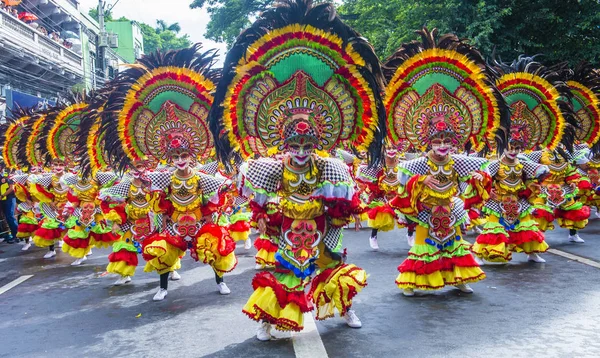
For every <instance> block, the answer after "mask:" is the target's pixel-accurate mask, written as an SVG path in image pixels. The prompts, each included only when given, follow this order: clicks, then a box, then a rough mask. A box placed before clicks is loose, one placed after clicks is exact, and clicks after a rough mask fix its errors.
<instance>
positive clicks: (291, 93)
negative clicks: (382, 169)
mask: <svg viewBox="0 0 600 358" xmlns="http://www.w3.org/2000/svg"><path fill="white" fill-rule="evenodd" d="M223 71H224V75H223V76H224V77H223V80H222V81H221V82H220V83H219V86H218V88H217V92H216V94H215V105H214V106H213V109H212V110H211V114H210V121H211V130H212V131H213V134H214V136H215V138H219V139H220V141H219V143H217V154H218V156H219V158H220V160H221V161H222V162H227V158H228V157H229V156H230V155H231V153H232V149H233V150H236V151H239V153H240V154H241V156H242V157H243V158H245V159H246V158H252V157H254V155H255V154H260V155H262V156H267V155H270V154H274V153H276V152H278V151H281V150H282V149H283V147H284V141H285V139H286V138H288V137H289V136H292V135H299V134H302V135H306V136H308V137H313V138H314V140H315V143H316V147H317V148H318V149H320V150H324V151H330V150H331V149H333V148H335V147H336V146H338V145H340V146H341V145H352V146H355V147H357V148H359V149H360V150H363V149H365V150H366V149H369V152H370V154H371V158H372V159H375V160H379V159H380V156H381V147H382V144H383V138H384V136H385V126H384V117H385V113H384V109H383V106H382V103H381V99H380V91H381V90H382V87H381V86H380V85H381V84H382V83H383V77H382V74H381V71H380V68H379V62H378V60H377V57H376V55H375V53H374V51H373V48H372V47H371V46H370V45H369V43H368V42H367V41H366V40H365V39H364V38H362V37H360V35H359V34H358V33H357V32H355V31H354V30H353V29H352V28H350V27H349V26H348V25H346V24H344V23H343V22H342V20H341V19H340V18H339V17H338V16H337V15H336V12H335V9H334V7H333V5H331V4H321V5H317V6H313V5H312V1H311V0H284V1H277V2H276V5H275V7H274V8H271V9H269V10H266V11H265V12H263V13H262V14H261V15H260V17H259V18H258V19H257V20H256V21H255V23H254V24H253V25H252V26H251V27H250V28H249V29H247V30H245V31H244V32H243V33H242V34H241V35H240V36H239V37H238V38H237V40H236V42H235V44H234V45H233V47H232V49H231V50H230V52H229V54H228V56H227V59H226V60H225V65H224V70H223Z"/></svg>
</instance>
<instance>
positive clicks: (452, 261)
mask: <svg viewBox="0 0 600 358" xmlns="http://www.w3.org/2000/svg"><path fill="white" fill-rule="evenodd" d="M454 267H479V265H478V264H477V262H475V259H474V258H473V256H472V255H471V254H468V255H465V256H455V257H451V258H447V257H442V258H440V259H439V260H436V261H433V262H429V263H427V262H425V261H418V260H412V259H406V260H404V262H402V264H400V266H398V271H400V272H414V273H416V274H417V275H429V274H431V273H434V272H438V271H453V270H454Z"/></svg>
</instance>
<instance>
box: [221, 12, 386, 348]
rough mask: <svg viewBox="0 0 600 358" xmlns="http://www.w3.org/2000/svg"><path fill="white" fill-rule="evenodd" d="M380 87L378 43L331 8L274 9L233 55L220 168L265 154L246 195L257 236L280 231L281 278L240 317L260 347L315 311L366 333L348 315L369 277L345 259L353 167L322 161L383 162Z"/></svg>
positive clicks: (247, 175)
mask: <svg viewBox="0 0 600 358" xmlns="http://www.w3.org/2000/svg"><path fill="white" fill-rule="evenodd" d="M379 83H383V82H382V76H381V73H380V70H379V63H378V61H377V57H376V56H375V54H374V52H373V49H372V47H371V45H370V44H369V43H367V42H366V40H365V39H364V38H362V37H360V36H359V35H358V34H357V33H356V32H355V31H354V30H352V29H351V28H350V27H348V26H347V25H345V24H344V23H343V22H342V21H341V19H340V18H339V17H337V16H336V14H335V10H334V7H333V5H331V4H322V5H318V6H314V7H313V5H312V1H307V0H287V1H280V2H278V3H277V6H276V7H274V8H271V9H268V10H266V11H265V12H263V13H262V14H261V15H260V16H259V18H258V19H257V20H256V22H255V23H254V24H253V25H252V26H251V27H250V28H249V29H247V30H246V31H245V32H243V33H242V34H241V35H240V36H239V37H238V38H237V40H236V42H235V44H234V45H233V47H232V49H231V51H230V53H229V55H228V57H227V60H226V62H225V66H224V79H223V80H222V81H221V82H220V83H219V86H218V88H217V92H216V94H215V104H214V105H213V108H212V109H211V113H210V118H211V125H212V126H211V129H212V131H213V134H214V135H215V138H216V140H219V141H220V143H218V144H217V155H218V156H219V158H220V160H221V161H222V162H224V163H227V162H228V158H230V156H231V155H232V151H236V152H239V153H240V154H241V156H242V157H243V158H244V159H245V160H248V159H251V158H253V157H254V156H255V155H256V154H259V155H260V156H262V157H263V158H261V159H256V160H249V161H248V163H247V166H246V167H243V171H242V177H243V178H242V180H243V190H244V193H245V196H247V197H250V198H251V200H252V205H253V210H254V211H256V212H259V213H260V215H261V217H260V219H259V227H262V228H264V227H265V226H267V225H270V226H271V227H273V228H274V229H277V232H278V235H277V243H278V250H277V253H276V255H275V259H276V267H275V272H267V271H263V272H260V273H258V274H256V276H255V277H254V279H253V282H252V285H253V288H254V293H253V294H252V295H251V296H250V298H249V299H248V302H247V303H246V305H245V306H244V308H243V312H244V313H245V314H246V315H248V317H249V318H251V319H253V320H255V321H257V322H260V327H259V328H258V330H257V335H256V337H257V339H259V340H261V341H266V340H270V339H271V329H272V327H274V328H275V329H278V330H283V331H301V330H302V329H303V328H304V324H303V318H304V313H306V312H310V311H312V310H313V309H314V306H313V304H314V305H315V306H316V318H317V319H319V320H322V319H325V318H328V317H332V316H334V313H335V311H336V310H337V311H338V312H339V314H340V316H342V317H344V319H345V320H346V323H347V324H348V325H349V326H350V327H355V328H358V327H360V326H361V322H360V320H359V319H358V317H357V316H356V314H355V312H354V311H353V310H352V309H351V307H352V299H353V298H354V296H355V295H356V294H357V293H359V292H360V291H361V290H362V289H363V288H364V287H365V285H366V279H367V275H366V273H365V271H364V270H362V269H361V268H359V267H357V266H355V265H352V264H348V263H346V262H345V252H344V249H343V246H342V241H341V233H342V230H343V227H344V226H345V225H346V224H347V223H348V222H350V221H351V220H352V218H353V214H355V213H356V210H357V209H358V206H359V201H358V197H357V195H356V191H355V183H354V182H353V180H352V177H351V175H350V173H349V171H348V168H347V166H346V165H345V164H344V163H343V162H341V161H340V160H338V159H335V158H331V157H329V155H328V154H327V153H330V152H331V150H332V149H333V148H335V147H337V146H341V145H342V144H350V145H352V146H355V147H356V148H357V150H359V151H360V150H367V149H368V150H369V153H370V155H371V159H372V160H373V161H374V162H375V163H376V162H377V161H378V160H381V159H380V157H381V152H382V148H381V144H382V143H383V138H384V134H385V133H384V132H383V131H382V130H380V129H382V128H384V126H383V124H384V123H385V122H384V117H385V115H384V112H383V108H382V106H381V99H380V97H379V94H380V93H381V90H382V88H381V87H379V85H378V84H379ZM321 151H323V152H325V155H326V156H321V155H319V154H317V153H321ZM271 210H272V212H271ZM273 214H277V215H278V216H279V218H280V221H279V222H277V223H275V222H273V220H272V219H273ZM275 224H277V226H275ZM262 231H264V229H263V230H262ZM313 274H315V276H314V277H312V279H311V276H313ZM311 281H312V285H311V288H310V291H309V293H308V294H306V293H305V288H306V287H307V286H308V285H309V284H310V283H311Z"/></svg>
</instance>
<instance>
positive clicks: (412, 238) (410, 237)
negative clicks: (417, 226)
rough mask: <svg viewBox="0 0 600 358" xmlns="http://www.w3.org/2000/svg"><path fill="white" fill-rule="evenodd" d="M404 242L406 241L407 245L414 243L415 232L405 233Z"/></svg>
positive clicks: (410, 245) (411, 245)
mask: <svg viewBox="0 0 600 358" xmlns="http://www.w3.org/2000/svg"><path fill="white" fill-rule="evenodd" d="M406 242H408V246H409V247H413V246H414V245H415V234H412V235H406Z"/></svg>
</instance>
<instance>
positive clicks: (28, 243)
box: [21, 242, 31, 251]
mask: <svg viewBox="0 0 600 358" xmlns="http://www.w3.org/2000/svg"><path fill="white" fill-rule="evenodd" d="M30 247H31V243H30V242H26V243H25V245H24V246H23V247H22V248H21V251H27V250H29V248H30Z"/></svg>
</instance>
